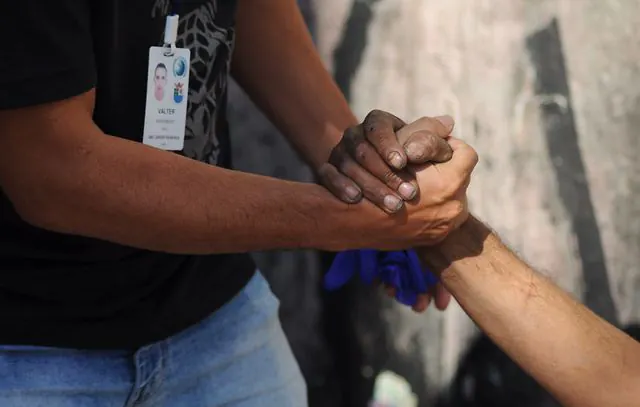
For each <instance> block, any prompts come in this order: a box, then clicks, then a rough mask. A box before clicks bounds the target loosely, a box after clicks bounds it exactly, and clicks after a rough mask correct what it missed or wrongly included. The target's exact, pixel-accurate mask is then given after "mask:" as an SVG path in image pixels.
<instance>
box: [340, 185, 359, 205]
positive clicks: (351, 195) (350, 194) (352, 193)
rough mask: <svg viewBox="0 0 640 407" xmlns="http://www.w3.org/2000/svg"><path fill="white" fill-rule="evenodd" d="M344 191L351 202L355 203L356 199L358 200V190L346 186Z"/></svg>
mask: <svg viewBox="0 0 640 407" xmlns="http://www.w3.org/2000/svg"><path fill="white" fill-rule="evenodd" d="M344 191H345V192H346V194H347V197H348V198H349V199H351V200H352V201H355V200H357V199H358V198H360V190H359V189H358V188H356V187H354V186H351V185H347V187H346V188H345V189H344Z"/></svg>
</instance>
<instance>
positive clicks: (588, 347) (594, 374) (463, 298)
mask: <svg viewBox="0 0 640 407" xmlns="http://www.w3.org/2000/svg"><path fill="white" fill-rule="evenodd" d="M419 255H420V256H421V258H422V259H423V261H424V262H425V264H427V265H428V266H429V267H431V268H432V269H433V270H435V271H436V272H438V273H439V274H440V277H441V279H442V282H443V284H444V285H445V287H446V288H447V289H448V290H449V291H450V292H451V294H453V296H454V297H455V298H456V299H457V300H458V302H459V303H460V305H461V306H462V308H463V309H464V310H465V311H466V312H467V314H469V316H470V317H471V318H472V319H473V320H474V321H475V322H476V323H477V324H478V325H479V327H480V328H481V329H482V330H483V331H484V332H485V333H486V334H487V335H489V336H490V337H491V338H492V339H493V341H494V342H495V343H496V344H497V345H498V346H499V347H501V348H502V349H503V350H504V351H505V352H506V353H507V354H508V355H509V356H511V358H512V359H513V360H514V361H516V362H517V363H518V364H519V365H520V366H521V367H522V368H524V369H525V370H526V371H528V372H529V374H531V376H532V377H534V378H535V379H536V380H537V381H538V382H539V383H540V384H541V385H543V386H544V387H545V388H546V389H547V390H548V391H549V392H551V393H552V394H553V395H554V396H555V397H556V398H557V399H558V401H560V402H561V403H563V405H565V406H567V407H600V406H607V407H630V406H634V405H637V404H638V400H640V386H638V383H640V344H639V343H638V342H636V341H635V340H634V339H632V338H631V337H629V336H627V335H626V334H625V333H623V332H622V331H621V330H619V329H617V328H616V327H614V326H612V325H610V324H609V323H607V322H606V321H604V320H603V319H601V318H599V317H598V316H597V315H595V314H594V313H593V312H591V311H590V310H589V309H587V308H586V307H585V306H584V305H582V304H580V303H579V302H577V301H576V300H575V299H574V298H572V297H571V296H570V295H569V294H567V293H566V292H564V291H563V290H562V289H560V288H559V287H558V286H557V285H555V284H554V283H552V282H551V281H549V280H548V279H547V278H545V277H544V276H542V275H541V274H539V273H537V272H535V271H534V270H532V269H531V268H530V267H529V266H528V265H527V264H525V263H524V262H523V261H522V260H520V259H519V258H518V257H517V256H516V255H515V254H514V253H513V252H511V251H510V250H509V249H508V248H507V247H506V246H505V245H504V244H503V243H502V242H501V241H500V239H499V238H498V237H497V236H496V235H495V234H494V233H493V232H492V231H491V230H490V229H489V228H488V227H487V226H485V225H484V224H483V223H482V222H480V221H478V220H477V219H475V218H473V217H470V218H469V220H468V221H467V222H466V223H465V224H463V226H462V227H461V228H460V229H458V230H457V231H454V232H452V234H451V235H450V236H449V237H448V238H447V239H446V240H445V241H444V242H443V243H442V244H440V245H438V246H435V247H429V248H421V249H419Z"/></svg>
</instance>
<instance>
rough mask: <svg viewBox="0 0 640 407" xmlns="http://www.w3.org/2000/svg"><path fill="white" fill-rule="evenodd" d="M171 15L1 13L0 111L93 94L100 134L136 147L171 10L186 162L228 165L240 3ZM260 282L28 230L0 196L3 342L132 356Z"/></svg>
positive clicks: (139, 7) (168, 6) (230, 266)
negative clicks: (182, 84)
mask: <svg viewBox="0 0 640 407" xmlns="http://www.w3.org/2000/svg"><path fill="white" fill-rule="evenodd" d="M174 2H175V3H174V4H172V1H171V0H55V1H54V0H18V1H7V2H4V3H3V10H2V12H1V13H0V38H4V40H3V44H2V47H0V48H1V49H0V52H1V53H2V54H1V55H2V56H1V57H0V58H1V61H2V62H1V63H0V110H6V109H11V108H17V107H24V106H30V105H36V104H41V103H46V102H51V101H56V100H63V99H65V98H68V97H72V96H75V95H79V94H82V93H84V92H86V91H88V90H90V89H91V88H93V87H95V88H96V108H95V114H94V120H95V122H96V123H97V124H98V126H100V128H101V129H102V130H103V131H104V132H105V133H107V134H110V135H113V136H117V137H122V138H126V139H129V140H134V141H137V142H141V140H142V135H143V127H144V113H145V97H146V84H147V64H148V55H149V47H150V46H156V45H162V44H161V43H162V39H163V31H164V25H165V18H166V16H167V14H168V13H170V12H172V11H175V12H177V13H178V14H180V26H179V32H178V41H177V46H179V47H188V48H190V50H191V72H190V82H189V99H188V113H187V128H186V138H185V146H184V150H183V151H182V152H181V154H184V155H186V156H187V157H190V158H193V159H196V160H200V161H204V162H207V163H210V164H214V165H220V166H225V167H228V166H230V148H229V134H228V128H227V122H226V119H225V114H226V112H225V110H226V99H227V77H228V71H229V61H230V57H231V52H232V49H233V40H234V29H233V25H234V19H235V8H236V4H235V1H232V0H174ZM1 132H2V129H0V133H1ZM1 139H2V137H0V140H1ZM0 148H2V145H1V143H0ZM69 176H71V177H72V176H74V174H69ZM212 181H213V180H212ZM211 204H212V205H215V202H212V203H211ZM176 216H180V214H176ZM254 269H255V267H254V265H253V263H252V261H251V259H250V257H249V256H248V255H212V256H181V255H171V254H166V253H157V252H151V251H145V250H139V249H135V248H131V247H125V246H121V245H117V244H113V243H109V242H105V241H101V240H96V239H89V238H85V237H80V236H70V235H63V234H58V233H52V232H49V231H45V230H41V229H38V228H35V227H33V226H30V225H29V224H27V223H25V222H24V221H22V220H21V218H20V217H19V216H18V215H17V214H16V212H15V210H14V208H13V206H12V204H11V202H10V201H9V200H8V199H7V197H6V196H5V194H4V193H2V191H1V190H0V343H4V344H34V345H46V346H59V347H76V348H105V349H107V348H127V349H129V348H135V347H139V346H142V345H144V344H147V343H150V342H153V341H156V340H160V339H163V338H166V337H168V336H170V335H172V334H175V333H177V332H179V331H180V330H182V329H185V328H187V327H188V326H190V325H192V324H194V323H197V322H198V321H200V320H201V319H203V318H204V317H206V316H207V315H208V314H210V313H211V312H212V311H214V310H215V309H216V308H218V307H220V306H221V305H223V304H224V303H225V302H227V301H228V300H229V299H230V298H232V297H233V296H234V295H236V294H237V293H238V292H239V290H240V289H241V288H242V287H243V286H244V285H245V284H246V282H247V281H248V280H249V279H250V278H251V276H252V275H253V273H254Z"/></svg>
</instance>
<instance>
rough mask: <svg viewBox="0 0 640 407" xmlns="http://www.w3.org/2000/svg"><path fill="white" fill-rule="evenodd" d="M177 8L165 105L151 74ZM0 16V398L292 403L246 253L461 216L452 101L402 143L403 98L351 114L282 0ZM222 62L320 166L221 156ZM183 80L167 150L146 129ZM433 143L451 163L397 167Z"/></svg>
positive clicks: (70, 5)
mask: <svg viewBox="0 0 640 407" xmlns="http://www.w3.org/2000/svg"><path fill="white" fill-rule="evenodd" d="M236 3H237V4H236ZM172 11H173V12H176V13H177V14H179V20H178V26H177V27H178V28H177V37H176V41H175V45H176V47H177V48H178V51H176V52H177V53H174V52H173V51H171V52H168V53H166V55H165V56H166V57H175V59H174V60H173V62H174V64H173V65H167V64H165V67H166V72H167V77H168V78H172V79H171V80H168V81H167V85H166V88H165V91H164V95H163V97H161V98H160V99H161V100H162V101H163V102H162V103H164V101H168V103H175V104H176V108H175V109H173V108H170V109H165V108H164V107H158V106H156V105H153V104H152V103H156V102H148V101H147V98H146V95H147V92H152V91H153V89H152V87H151V86H147V87H145V83H151V82H148V80H149V76H150V75H151V76H152V75H153V68H154V67H155V66H156V65H155V64H152V62H157V61H150V47H152V46H160V45H163V31H164V27H165V23H166V21H168V20H169V21H170V20H171V19H168V15H170V14H171V13H172ZM170 27H171V26H170ZM172 32H173V31H171V30H169V31H168V34H171V33H172ZM0 34H1V35H0V36H1V37H2V38H3V39H4V41H3V63H2V64H0V141H1V144H0V326H1V328H0V344H1V345H0V405H2V406H38V405H47V406H53V407H55V406H72V407H73V406H76V405H78V406H87V405H96V406H122V405H125V404H126V403H129V404H127V405H144V406H147V405H148V406H187V405H188V406H195V407H197V406H205V405H206V406H217V405H226V406H247V407H249V406H255V405H269V406H271V405H273V406H281V407H286V406H304V405H306V401H305V394H304V393H305V390H304V382H303V380H302V378H301V376H300V372H299V370H298V368H297V366H296V364H295V361H294V360H293V358H292V355H291V352H290V350H289V348H288V344H287V342H286V339H285V337H284V335H283V334H282V330H281V328H280V325H279V322H278V318H277V300H276V299H275V298H274V297H273V295H272V294H271V292H270V290H269V288H268V286H267V284H266V283H265V281H264V280H263V279H262V277H261V276H260V275H259V273H256V272H255V266H254V264H253V263H252V261H251V259H250V257H249V256H248V255H247V254H246V253H248V252H250V251H253V250H269V249H281V248H318V249H324V250H334V251H339V250H346V249H355V248H378V249H392V248H407V247H412V246H416V245H429V244H433V243H435V242H438V241H440V240H441V239H442V238H444V236H446V234H447V233H449V232H450V231H451V230H453V229H455V228H456V227H457V226H458V225H460V224H461V223H462V222H463V221H464V219H465V218H466V216H467V212H466V205H465V203H466V199H465V191H466V186H467V184H468V180H469V177H470V174H471V171H472V170H473V167H474V165H475V163H476V161H477V156H476V155H475V152H474V151H473V149H471V148H470V147H468V146H466V145H465V144H463V143H462V144H460V143H457V144H456V145H459V146H462V147H460V148H457V149H455V150H452V149H451V148H450V146H449V144H448V142H447V140H448V138H449V137H450V133H451V131H452V128H453V121H452V120H451V118H449V117H440V118H434V119H431V120H430V130H429V131H422V132H418V133H415V134H414V135H413V136H412V138H411V139H410V140H409V141H408V142H407V143H406V144H405V145H402V146H401V145H399V143H398V141H397V139H396V137H395V133H394V132H395V131H396V130H398V129H399V128H400V127H402V126H403V125H404V123H403V122H402V121H401V120H400V119H398V118H397V117H395V116H393V115H391V114H389V113H385V112H381V111H377V110H376V111H372V112H371V113H370V114H369V115H368V116H367V117H366V118H365V119H364V122H363V123H361V124H358V122H357V120H356V119H355V117H354V115H353V113H352V112H351V111H350V109H349V107H348V105H347V103H346V101H345V99H344V97H343V96H342V94H341V93H340V92H339V90H338V89H337V87H336V85H335V83H334V82H333V81H332V79H331V77H330V75H329V74H328V73H327V71H326V70H325V69H324V67H323V64H322V62H321V61H320V58H319V57H318V54H317V53H316V51H315V50H314V47H313V43H312V41H311V38H310V36H309V35H308V33H307V31H306V28H305V26H304V22H303V19H302V17H301V15H300V13H299V10H298V9H297V6H296V3H295V1H294V0H281V1H274V0H252V1H249V0H240V1H237V2H236V1H231V0H190V1H184V0H183V1H178V0H174V1H171V0H138V1H130V0H129V1H125V0H102V1H90V0H59V1H51V0H29V1H12V2H5V4H3V11H2V13H1V14H0ZM169 37H171V35H169ZM180 49H182V50H184V49H188V50H189V52H190V61H188V62H190V63H189V64H188V65H189V69H188V73H189V81H188V95H187V97H186V98H183V96H182V95H183V94H182V93H181V92H182V90H183V88H182V86H183V85H184V83H183V82H180V81H179V80H178V78H180V77H184V74H185V72H182V71H181V68H180V67H181V65H180V64H178V62H180V61H179V60H178V59H177V56H178V55H182V54H179V53H180V52H182V51H179V50H180ZM232 53H233V61H231V55H232ZM159 55H160V54H159ZM183 62H185V61H182V62H180V63H183ZM176 64H177V65H176ZM150 70H151V71H150ZM229 71H231V74H233V75H234V77H235V78H236V79H237V81H238V83H239V84H240V85H241V86H242V87H243V88H244V89H245V90H246V91H247V92H248V93H249V95H251V97H252V98H253V99H254V100H255V101H256V102H257V104H258V105H259V106H260V107H261V108H262V109H263V110H264V111H265V112H266V113H267V114H268V116H269V117H270V118H271V119H272V121H273V122H274V123H275V124H276V125H277V126H278V127H279V129H280V130H281V131H282V132H283V134H284V135H285V136H287V137H288V139H289V140H290V141H291V142H292V143H293V144H294V145H295V146H296V147H297V148H298V149H299V151H300V153H301V154H302V156H303V157H304V158H305V159H306V160H307V161H308V163H309V164H310V165H311V166H312V167H313V169H315V170H316V171H317V173H318V176H319V178H320V179H321V181H322V183H323V184H324V186H325V187H326V188H325V187H322V186H319V185H313V184H305V183H296V182H287V181H282V180H277V179H273V178H268V177H263V176H258V175H251V174H246V173H241V172H237V171H232V170H230V169H229V168H230V165H231V162H230V149H229V135H228V126H227V122H226V119H225V115H226V99H227V79H228V73H229ZM150 72H151V73H150ZM181 75H182V76H181ZM151 79H153V78H151ZM168 95H171V97H168ZM151 99H154V98H153V97H152V98H151ZM183 100H184V103H186V104H187V105H186V115H185V116H183V117H182V118H181V119H180V120H183V122H184V126H182V125H180V126H177V127H178V128H179V129H180V132H182V131H183V130H184V136H180V137H183V138H184V144H183V147H182V148H181V150H180V151H174V152H171V151H163V150H162V149H161V148H156V147H153V146H150V145H145V144H144V143H143V134H145V137H146V135H149V136H150V137H149V139H150V140H153V137H155V134H147V133H146V128H147V125H148V124H149V117H150V116H149V115H150V114H155V113H158V114H161V113H167V112H170V113H171V114H173V111H174V110H180V109H181V108H182V107H181V106H184V105H180V103H182V102H183ZM157 103H160V102H157ZM156 107H157V109H156ZM176 117H177V116H176ZM157 123H160V122H159V121H157V122H156V124H157ZM171 123H174V124H175V122H174V121H172V119H171V120H170V119H167V121H166V122H164V124H162V126H165V127H162V126H161V127H162V128H163V129H165V128H166V127H167V126H171V125H172V124H171ZM179 123H180V122H179ZM345 129H346V131H345ZM163 131H164V130H163ZM145 140H146V139H145ZM426 161H438V162H443V163H442V164H439V165H441V166H442V168H444V169H447V168H448V171H443V172H442V173H441V174H433V173H431V172H426V171H425V172H418V173H417V175H416V177H413V176H410V175H409V173H408V172H407V171H406V170H405V169H404V168H405V167H406V166H407V164H408V163H419V162H426ZM446 174H454V176H451V175H446ZM418 187H421V188H422V190H423V193H422V194H420V195H418V194H417V192H418ZM329 191H331V192H333V194H334V195H336V196H337V197H338V198H340V199H336V198H335V197H334V196H333V195H332V194H331V192H329ZM363 198H366V199H363ZM376 205H378V206H379V207H380V208H382V209H384V211H381V210H379V208H376ZM438 292H439V293H445V292H444V291H443V290H439V291H438ZM428 298H429V297H428V295H426V294H425V295H423V296H421V297H420V300H419V301H418V303H417V304H416V306H415V309H416V310H418V311H421V310H424V309H425V308H426V306H427V304H428ZM447 298H448V297H447V294H446V293H445V294H442V296H441V297H439V298H437V299H436V303H437V304H438V305H440V306H441V307H443V306H445V305H446V301H447Z"/></svg>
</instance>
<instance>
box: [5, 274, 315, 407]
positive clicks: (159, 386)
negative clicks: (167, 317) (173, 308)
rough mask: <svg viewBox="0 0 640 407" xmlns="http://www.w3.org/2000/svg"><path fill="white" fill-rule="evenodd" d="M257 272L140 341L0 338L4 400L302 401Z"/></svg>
mask: <svg viewBox="0 0 640 407" xmlns="http://www.w3.org/2000/svg"><path fill="white" fill-rule="evenodd" d="M278 306H279V302H278V300H277V299H276V298H275V296H274V295H273V294H272V292H271V290H270V288H269V285H268V284H267V282H266V281H265V279H264V278H263V277H262V275H261V274H260V273H256V276H255V277H253V279H252V280H251V281H250V282H249V284H247V286H246V287H245V288H244V289H243V291H242V292H241V293H240V294H239V295H237V296H236V297H235V298H234V299H233V300H231V301H230V302H229V303H227V304H226V305H225V306H224V307H222V308H220V309H219V310H218V311H216V312H215V313H213V314H212V315H211V316H210V317H209V318H208V319H206V320H204V321H202V322H201V323H200V324H198V325H197V326H193V327H191V328H189V329H186V330H185V331H183V332H181V333H179V334H177V335H175V336H173V337H171V338H168V339H166V340H163V341H160V342H157V343H153V344H151V345H148V346H145V347H143V348H140V349H138V350H137V351H135V352H128V351H87V350H73V349H59V348H46V347H33V346H10V345H1V346H0V406H2V407H183V406H184V407H216V406H225V407H262V406H264V407H275V406H277V407H306V406H307V401H306V400H307V394H306V386H305V383H304V380H303V378H302V375H301V373H300V369H299V368H298V365H297V363H296V361H295V359H294V357H293V354H292V353H291V349H290V347H289V343H288V342H287V339H286V338H285V336H284V333H283V331H282V328H281V326H280V322H279V320H278Z"/></svg>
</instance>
